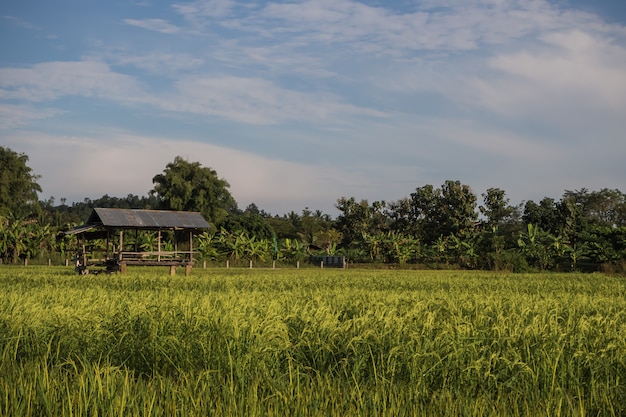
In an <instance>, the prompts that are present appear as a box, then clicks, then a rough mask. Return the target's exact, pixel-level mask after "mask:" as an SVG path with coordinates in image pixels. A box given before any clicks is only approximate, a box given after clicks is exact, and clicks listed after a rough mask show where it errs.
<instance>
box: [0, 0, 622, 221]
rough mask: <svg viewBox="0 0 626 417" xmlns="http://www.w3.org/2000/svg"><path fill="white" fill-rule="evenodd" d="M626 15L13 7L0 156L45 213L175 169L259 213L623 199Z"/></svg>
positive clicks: (320, 6)
mask: <svg viewBox="0 0 626 417" xmlns="http://www.w3.org/2000/svg"><path fill="white" fill-rule="evenodd" d="M625 132H626V2H623V1H603V0H589V1H583V0H576V1H575V0H569V1H568V0H553V1H547V0H424V1H413V0H398V1H391V0H388V1H382V0H361V1H354V0H307V1H275V2H272V1H236V0H197V1H174V2H166V1H156V0H136V1H121V0H109V1H106V2H103V1H96V0H56V1H54V2H52V1H49V0H37V1H34V0H20V1H16V0H8V1H4V2H2V3H1V4H0V145H1V146H5V147H9V148H11V149H13V150H15V151H18V152H24V153H26V154H27V155H28V156H29V158H30V166H31V167H32V168H33V170H34V171H35V172H36V173H37V174H39V175H41V176H42V178H41V179H40V181H39V182H40V184H41V186H42V188H43V193H42V194H41V198H42V199H47V198H48V197H50V196H54V197H56V199H57V202H58V201H59V199H60V198H62V197H64V198H67V199H68V201H82V200H83V199H84V198H85V197H89V198H98V197H101V196H102V195H104V194H109V195H111V196H118V197H123V196H126V195H127V194H129V193H132V194H136V195H146V194H147V193H148V191H149V190H150V189H151V188H152V182H151V180H152V177H153V176H154V175H156V174H158V173H160V172H161V171H162V170H163V169H164V168H165V165H166V164H167V163H168V162H171V161H173V159H174V157H175V156H177V155H180V156H182V157H184V158H187V159H189V160H191V161H199V162H201V163H202V164H203V165H204V166H209V167H212V168H213V169H215V170H216V171H217V173H218V175H219V176H220V177H222V178H225V179H226V180H227V181H228V182H229V183H230V185H231V187H230V191H231V193H232V194H233V196H234V197H235V199H236V200H237V202H238V203H239V206H240V207H241V208H245V207H246V206H247V205H248V204H249V203H251V202H254V203H256V204H257V205H258V206H259V207H260V208H263V209H265V210H266V211H269V212H270V213H273V214H283V213H286V212H289V211H292V210H293V211H296V212H300V211H301V210H302V209H304V208H305V207H309V208H310V209H313V210H316V209H319V210H322V211H324V212H325V213H329V214H336V211H335V209H334V204H335V202H336V200H337V198H339V197H342V196H345V197H355V198H357V199H368V200H369V201H370V202H372V201H374V200H386V201H393V200H397V199H400V198H403V197H406V196H408V195H409V194H410V193H411V192H413V191H414V190H415V188H417V187H421V186H423V185H425V184H432V185H434V186H435V187H438V186H440V185H441V184H443V182H444V181H445V180H447V179H452V180H460V181H461V182H462V183H464V184H468V185H470V186H471V187H472V189H473V191H474V192H475V193H476V194H477V195H478V196H479V201H480V200H481V199H480V195H481V194H482V193H484V192H485V191H486V190H487V189H488V188H490V187H499V188H502V189H504V190H505V191H506V192H507V195H508V197H509V198H510V199H511V203H514V204H518V203H520V202H522V201H525V200H535V201H538V200H540V199H541V198H543V197H545V196H548V197H552V198H555V199H558V198H560V197H561V195H562V194H563V191H565V190H575V189H581V188H583V187H584V188H588V189H590V190H599V189H601V188H618V189H620V190H621V191H626V163H625V162H624V159H625V157H626V137H625Z"/></svg>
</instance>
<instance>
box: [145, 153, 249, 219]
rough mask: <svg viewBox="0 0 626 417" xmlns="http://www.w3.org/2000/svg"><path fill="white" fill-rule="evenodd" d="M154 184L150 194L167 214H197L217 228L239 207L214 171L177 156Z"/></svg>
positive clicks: (157, 177) (226, 186)
mask: <svg viewBox="0 0 626 417" xmlns="http://www.w3.org/2000/svg"><path fill="white" fill-rule="evenodd" d="M152 182H153V183H154V188H153V189H152V191H151V194H153V195H154V196H156V198H157V199H158V201H159V204H160V207H161V208H164V209H168V210H182V211H198V212H200V213H202V214H203V215H204V217H205V218H206V219H207V220H208V221H209V222H211V223H213V224H215V225H221V224H222V222H223V221H224V220H225V219H226V217H227V215H228V213H229V212H231V211H234V210H235V209H236V208H237V206H236V202H235V200H234V198H233V197H232V196H231V195H230V192H229V191H228V188H229V187H230V185H229V184H228V182H227V181H226V180H224V179H220V178H219V177H218V176H217V172H215V171H214V170H213V169H211V168H206V167H202V166H201V165H200V163H199V162H189V161H186V160H185V159H183V158H181V157H180V156H177V157H176V158H174V161H173V162H170V163H168V164H167V166H166V167H165V169H164V170H163V173H162V174H158V175H156V176H155V177H154V178H153V179H152Z"/></svg>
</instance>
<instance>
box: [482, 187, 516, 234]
mask: <svg viewBox="0 0 626 417" xmlns="http://www.w3.org/2000/svg"><path fill="white" fill-rule="evenodd" d="M482 197H483V202H484V204H483V205H482V206H480V207H479V210H480V213H481V214H482V215H483V216H485V217H486V218H487V223H488V224H489V226H491V227H492V228H497V227H498V226H499V225H500V223H502V222H503V221H504V220H505V219H506V218H508V217H509V216H510V215H511V214H512V213H513V207H511V206H509V199H508V198H507V197H506V193H505V191H504V190H502V189H500V188H490V189H488V190H487V192H486V193H483V194H482Z"/></svg>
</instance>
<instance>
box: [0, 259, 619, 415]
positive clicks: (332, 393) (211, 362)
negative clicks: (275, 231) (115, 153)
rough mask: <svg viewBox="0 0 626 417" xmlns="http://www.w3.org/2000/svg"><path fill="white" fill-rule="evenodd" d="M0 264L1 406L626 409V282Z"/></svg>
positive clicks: (40, 409)
mask: <svg viewBox="0 0 626 417" xmlns="http://www.w3.org/2000/svg"><path fill="white" fill-rule="evenodd" d="M167 272H168V271H167V270H165V268H163V269H161V268H156V269H148V268H146V269H141V268H137V269H131V268H129V271H128V274H127V275H126V276H121V275H97V276H93V275H92V276H79V275H75V274H74V272H73V270H72V269H71V268H62V267H58V268H57V267H7V266H3V267H0V415H3V416H96V415H97V416H281V417H287V416H354V415H360V416H540V415H541V416H624V415H626V279H625V278H624V277H618V276H608V275H600V274H593V275H592V274H573V273H570V274H533V275H518V274H496V273H488V272H466V271H389V270H387V271H377V270H335V269H284V270H281V269H276V270H250V269H194V271H193V273H192V275H191V276H189V277H185V276H182V275H179V276H173V277H171V276H169V275H168V274H167Z"/></svg>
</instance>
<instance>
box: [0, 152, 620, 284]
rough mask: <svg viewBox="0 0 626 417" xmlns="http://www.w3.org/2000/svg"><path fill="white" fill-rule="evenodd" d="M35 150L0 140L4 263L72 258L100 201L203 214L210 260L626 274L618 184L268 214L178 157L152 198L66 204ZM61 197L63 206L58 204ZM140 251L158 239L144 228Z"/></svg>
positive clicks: (200, 241)
mask: <svg viewBox="0 0 626 417" xmlns="http://www.w3.org/2000/svg"><path fill="white" fill-rule="evenodd" d="M27 163H28V156H27V155H25V154H19V153H16V152H14V151H12V150H10V149H8V148H3V147H0V259H2V261H3V262H5V263H6V262H9V263H11V262H13V263H14V262H19V261H20V260H24V259H35V258H38V257H39V258H41V257H48V258H49V257H54V256H56V257H61V258H63V257H67V256H70V255H69V253H70V252H71V245H72V241H71V239H69V238H67V237H65V236H64V235H63V234H62V233H61V232H62V231H64V230H69V229H71V228H73V227H75V226H76V225H79V224H82V223H83V222H84V221H86V219H87V217H88V216H89V214H90V213H91V210H92V209H93V208H94V207H108V208H134V209H168V210H186V211H199V212H201V213H202V214H203V215H204V217H205V218H206V219H207V220H208V221H209V222H210V223H211V224H212V226H213V228H212V229H211V230H210V231H208V232H205V233H202V234H200V235H199V236H197V246H196V247H197V248H198V251H199V256H200V257H201V258H203V259H205V260H210V261H216V262H217V261H220V262H221V261H224V260H226V259H228V260H233V261H235V262H237V261H243V260H248V261H255V262H268V261H270V260H272V261H279V262H280V261H284V262H294V261H298V262H302V261H305V260H306V259H308V257H309V256H310V255H311V254H327V255H343V256H346V257H347V258H348V260H349V262H352V263H358V264H373V265H378V266H383V265H387V266H403V267H420V268H421V267H429V268H467V269H491V270H509V271H519V272H523V271H534V270H559V271H570V270H605V271H614V272H624V270H626V195H625V194H623V193H622V192H621V191H619V190H617V189H601V190H597V191H590V190H587V189H584V188H583V189H580V190H575V191H569V190H566V191H565V192H564V194H563V196H562V197H561V199H560V200H558V201H557V200H554V199H552V198H549V197H544V198H543V199H542V200H541V201H539V202H538V203H536V202H534V201H526V202H522V203H520V204H517V205H511V204H510V201H509V198H508V197H507V196H506V192H505V191H504V190H502V189H500V188H490V189H488V190H487V191H486V192H484V193H483V194H481V196H480V197H481V198H480V201H479V198H478V196H477V195H476V194H474V192H473V191H472V189H471V188H470V187H469V186H468V185H466V184H462V183H461V182H460V181H455V180H447V181H445V182H444V184H442V185H441V186H440V187H435V186H433V185H424V186H422V187H418V188H416V189H415V191H414V192H412V193H411V194H410V195H409V196H407V197H404V198H401V199H399V200H396V201H390V202H386V201H374V202H371V203H370V202H368V201H367V200H363V199H362V200H357V199H356V198H354V197H341V198H339V199H338V200H337V202H336V205H335V207H336V208H337V210H338V211H339V214H338V215H337V216H336V217H335V218H333V217H332V216H330V215H328V214H325V213H323V212H321V211H319V210H311V209H309V208H305V209H303V210H302V212H300V213H296V212H293V211H292V212H289V213H287V214H283V215H272V214H270V213H267V212H265V211H264V210H262V209H260V208H259V207H257V206H256V205H255V204H250V205H249V206H247V207H246V208H245V209H240V208H239V207H238V206H237V202H236V201H235V199H234V198H233V197H232V195H231V194H230V192H229V187H230V185H229V184H228V182H227V181H226V180H225V179H223V178H220V177H219V176H218V174H217V172H215V170H213V169H211V168H208V167H203V166H202V165H201V164H200V163H199V162H190V161H187V160H185V159H183V158H181V157H176V158H175V159H174V161H172V162H170V163H168V164H167V165H166V167H165V169H164V170H163V172H161V173H158V174H156V175H155V176H154V177H153V179H152V181H153V188H152V189H151V190H150V191H149V192H148V193H147V195H145V196H136V195H132V194H130V195H128V196H126V197H111V196H108V195H104V196H102V197H101V198H98V199H95V200H91V199H88V198H86V199H84V201H81V202H72V203H71V204H67V201H66V199H65V198H61V199H60V200H59V202H57V201H56V198H54V197H50V198H49V199H48V200H45V201H44V200H41V201H40V200H39V199H38V193H41V191H42V190H41V187H40V186H39V184H38V183H37V181H38V180H39V179H40V177H39V176H37V175H36V174H34V173H33V171H32V169H31V168H30V167H29V166H28V164H27ZM59 203H60V204H59ZM138 239H141V240H142V241H141V242H138V243H140V246H143V247H144V248H149V247H150V245H151V238H150V236H149V235H148V234H142V235H140V236H139V237H138Z"/></svg>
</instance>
